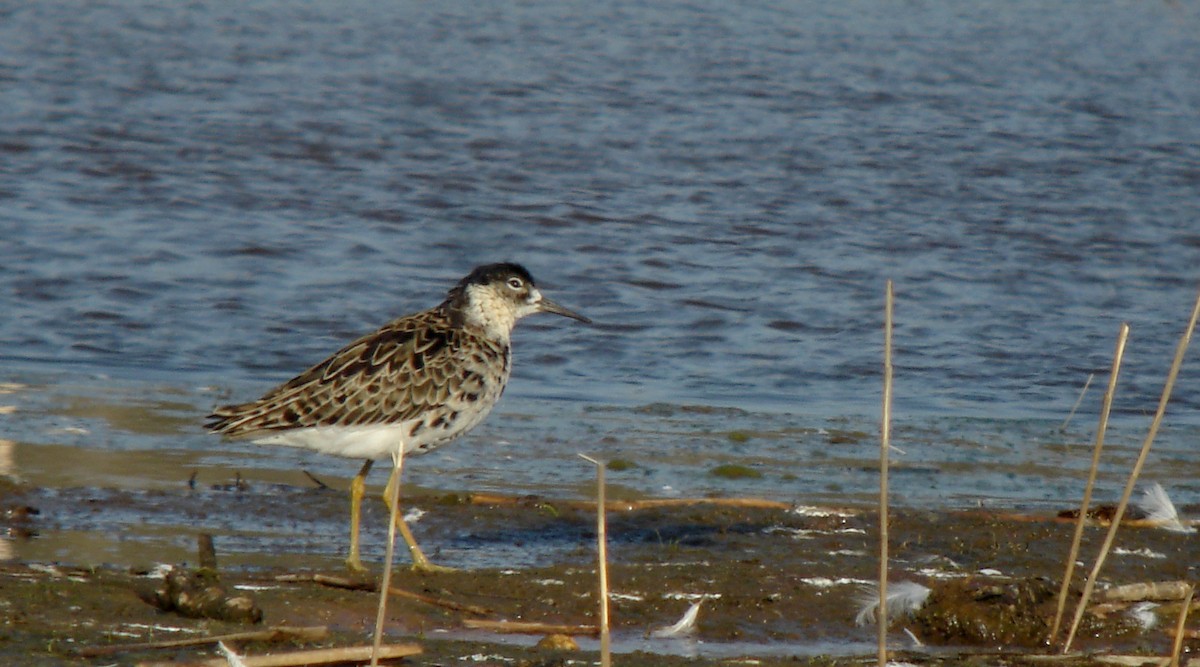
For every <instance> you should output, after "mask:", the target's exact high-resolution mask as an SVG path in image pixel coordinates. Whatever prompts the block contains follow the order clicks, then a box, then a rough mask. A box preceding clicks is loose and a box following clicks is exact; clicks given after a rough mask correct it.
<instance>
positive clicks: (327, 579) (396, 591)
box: [275, 574, 492, 616]
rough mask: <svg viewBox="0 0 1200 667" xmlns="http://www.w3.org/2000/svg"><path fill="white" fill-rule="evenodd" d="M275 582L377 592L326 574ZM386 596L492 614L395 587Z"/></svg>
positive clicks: (372, 585) (369, 586) (364, 583)
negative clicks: (313, 584)
mask: <svg viewBox="0 0 1200 667" xmlns="http://www.w3.org/2000/svg"><path fill="white" fill-rule="evenodd" d="M275 581H282V582H288V583H298V582H312V583H316V584H321V585H322V586H329V587H331V588H344V589H346V590H351V591H367V592H372V593H374V592H377V591H378V590H379V586H377V585H376V584H375V583H374V582H370V581H364V580H362V579H350V578H348V577H335V576H332V575H328V574H281V575H279V576H277V577H275ZM388 594H390V595H395V596H396V597H402V598H407V599H409V600H417V601H419V602H424V603H425V604H429V605H434V606H436V607H442V608H444V609H451V610H453V611H462V612H466V613H468V614H475V615H476V616H487V615H488V614H491V613H492V610H491V609H488V608H486V607H479V606H476V605H473V604H466V603H463V602H455V601H453V600H446V599H443V598H436V597H433V596H432V595H425V594H422V593H414V592H413V591H409V590H405V589H403V588H397V587H395V586H390V587H389V588H388Z"/></svg>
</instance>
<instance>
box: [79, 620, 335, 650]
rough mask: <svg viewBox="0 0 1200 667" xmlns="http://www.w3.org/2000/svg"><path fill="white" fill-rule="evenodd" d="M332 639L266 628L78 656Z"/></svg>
mask: <svg viewBox="0 0 1200 667" xmlns="http://www.w3.org/2000/svg"><path fill="white" fill-rule="evenodd" d="M328 635H329V628H327V627H325V626H324V625H317V626H313V627H307V628H289V627H276V628H267V629H266V630H252V631H249V632H231V633H229V634H226V635H215V636H212V637H192V638H189V639H170V640H164V641H157V642H141V643H138V644H112V645H110V646H91V647H88V648H84V649H80V650H79V651H77V652H76V655H79V656H81V657H84V658H94V657H98V656H102V655H113V654H114V653H128V652H130V651H147V650H152V649H162V648H182V647H185V646H203V645H204V644H215V643H217V642H245V641H254V642H280V641H304V642H316V641H321V640H322V639H325V637H327V636H328Z"/></svg>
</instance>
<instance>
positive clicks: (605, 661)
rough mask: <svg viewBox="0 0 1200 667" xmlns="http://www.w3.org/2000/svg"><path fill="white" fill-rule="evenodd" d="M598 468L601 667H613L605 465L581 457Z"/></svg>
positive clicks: (597, 513)
mask: <svg viewBox="0 0 1200 667" xmlns="http://www.w3.org/2000/svg"><path fill="white" fill-rule="evenodd" d="M579 457H580V458H582V459H583V460H585V461H588V462H590V463H592V464H594V465H595V466H596V551H597V559H598V560H599V563H598V564H597V566H596V573H597V574H596V576H597V577H598V578H599V579H600V667H612V638H611V635H610V633H609V626H608V530H607V528H606V527H605V526H606V521H605V509H606V505H605V499H604V464H603V463H601V462H600V461H597V460H596V459H593V458H592V457H590V456H585V455H583V454H580V455H579Z"/></svg>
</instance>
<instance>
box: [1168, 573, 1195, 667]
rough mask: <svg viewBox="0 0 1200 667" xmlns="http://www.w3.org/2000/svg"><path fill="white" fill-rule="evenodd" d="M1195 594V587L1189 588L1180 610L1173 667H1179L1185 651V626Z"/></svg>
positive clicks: (1172, 651) (1176, 627)
mask: <svg viewBox="0 0 1200 667" xmlns="http://www.w3.org/2000/svg"><path fill="white" fill-rule="evenodd" d="M1195 592H1196V588H1195V587H1194V586H1188V589H1187V594H1186V595H1185V596H1184V598H1183V605H1182V607H1181V608H1180V610H1179V622H1178V623H1176V624H1175V645H1174V646H1173V647H1172V648H1171V667H1179V654H1180V653H1181V652H1182V651H1183V626H1184V624H1185V623H1187V617H1188V611H1189V610H1190V609H1191V607H1192V594H1193V593H1195Z"/></svg>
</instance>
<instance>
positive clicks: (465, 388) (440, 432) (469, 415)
mask: <svg viewBox="0 0 1200 667" xmlns="http://www.w3.org/2000/svg"><path fill="white" fill-rule="evenodd" d="M534 313H554V314H556V315H562V316H565V317H570V318H572V319H576V320H579V321H581V322H584V323H590V322H591V320H589V319H588V318H586V317H584V316H582V315H580V314H578V313H575V312H573V311H571V310H568V309H566V308H564V307H562V306H560V305H558V304H556V303H554V302H553V301H551V300H550V299H547V298H546V297H544V296H542V293H541V292H540V291H538V288H537V287H536V286H535V285H534V282H533V277H532V276H530V275H529V272H528V271H526V270H525V268H524V267H522V266H520V265H518V264H511V263H503V264H489V265H486V266H480V267H478V268H476V269H475V270H474V271H472V272H471V273H470V274H468V275H467V276H466V277H465V278H463V279H462V280H461V281H459V282H458V284H457V285H455V286H454V288H453V289H451V290H450V293H449V294H448V295H447V297H446V299H445V301H443V302H442V303H440V304H439V305H437V306H435V307H433V308H431V309H429V310H426V311H422V312H419V313H415V314H412V315H406V316H404V317H401V318H399V319H396V320H392V321H391V322H388V323H387V324H385V325H383V326H382V327H380V328H379V329H377V330H376V331H374V332H372V333H369V334H367V335H365V336H363V337H361V338H359V339H358V340H355V341H353V342H352V343H350V344H348V345H346V346H345V347H343V348H342V349H340V350H338V351H337V352H335V353H334V354H333V355H332V356H330V357H329V358H328V359H326V360H324V361H322V362H321V363H319V364H317V365H315V366H313V367H312V368H309V369H308V370H306V371H304V372H303V373H301V374H300V375H297V376H296V377H295V378H292V379H291V380H288V381H287V382H285V383H283V384H281V385H279V386H278V387H275V388H274V389H272V390H270V391H268V392H267V393H266V394H264V395H263V397H262V398H260V399H258V400H256V401H251V402H249V403H242V404H240V405H227V406H223V407H219V408H216V409H215V410H214V411H213V414H212V415H210V416H209V418H210V419H211V420H212V421H210V422H209V423H208V424H207V427H208V428H209V429H210V430H212V431H213V432H215V433H218V434H220V435H223V436H226V437H230V438H244V439H249V440H251V441H253V442H255V443H261V444H269V445H288V446H293V447H306V448H309V449H315V450H317V451H320V452H325V453H328V454H337V455H340V456H346V457H352V458H365V459H366V462H365V463H364V464H363V466H362V468H361V469H360V470H359V471H358V474H357V475H355V477H354V480H353V481H352V482H351V484H350V553H349V555H348V556H347V558H346V564H347V565H348V566H349V567H350V569H352V570H355V571H360V572H361V571H364V570H365V568H364V567H363V565H362V561H361V560H360V558H359V520H360V512H361V509H360V508H361V505H362V497H363V492H364V489H365V485H366V481H365V480H366V476H367V473H368V472H369V471H370V469H371V465H372V464H373V462H374V460H375V459H379V458H384V457H389V456H390V457H392V459H393V464H394V468H393V471H392V476H391V477H390V478H389V480H388V487H387V489H386V490H385V492H384V499H385V501H387V502H388V507H389V509H390V512H391V524H390V525H389V544H388V558H387V560H388V567H387V569H386V570H385V579H386V578H388V575H390V573H391V572H390V562H391V549H392V542H393V541H394V539H393V533H392V529H393V528H397V529H399V530H400V532H401V534H402V535H403V536H404V541H405V542H406V543H407V544H408V550H409V553H410V554H411V556H412V562H413V568H414V569H417V570H423V571H432V570H440V569H445V568H440V567H438V566H435V565H433V564H432V563H430V561H429V559H428V558H426V557H425V554H423V553H422V552H421V549H420V547H418V546H417V542H416V539H414V538H413V535H412V532H411V531H410V530H409V528H408V526H407V524H406V523H405V521H404V519H403V518H402V517H400V516H399V502H398V500H397V497H398V488H399V483H400V480H399V470H400V461H401V460H402V457H403V455H405V454H422V453H425V452H428V451H430V450H432V449H434V448H436V447H440V446H441V445H444V444H446V443H448V442H450V441H451V440H453V439H455V438H457V437H458V436H460V435H462V434H463V433H466V432H467V431H469V430H471V429H472V428H474V427H475V426H477V425H478V424H479V423H480V422H481V421H483V419H484V418H485V417H486V416H487V415H488V413H489V412H491V410H492V407H493V406H495V405H496V401H498V400H499V399H500V395H501V394H503V393H504V387H505V385H506V384H507V383H508V376H509V371H510V369H511V367H512V354H511V343H510V339H509V337H510V334H511V333H512V329H513V326H514V325H516V323H517V320H519V319H521V318H523V317H525V316H526V315H532V314H534ZM393 485H395V486H393ZM385 590H386V588H385Z"/></svg>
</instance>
